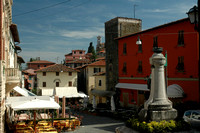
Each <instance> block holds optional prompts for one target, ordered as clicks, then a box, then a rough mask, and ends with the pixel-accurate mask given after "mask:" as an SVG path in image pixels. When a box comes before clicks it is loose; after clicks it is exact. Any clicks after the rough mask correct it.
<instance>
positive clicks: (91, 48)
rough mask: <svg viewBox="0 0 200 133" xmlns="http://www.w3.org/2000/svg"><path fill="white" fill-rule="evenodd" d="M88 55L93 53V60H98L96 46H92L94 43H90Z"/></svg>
mask: <svg viewBox="0 0 200 133" xmlns="http://www.w3.org/2000/svg"><path fill="white" fill-rule="evenodd" d="M87 53H92V56H91V57H90V59H91V60H95V59H96V58H97V55H96V51H95V49H94V46H93V45H92V42H90V46H89V47H88V52H87Z"/></svg>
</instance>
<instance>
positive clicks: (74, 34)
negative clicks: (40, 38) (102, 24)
mask: <svg viewBox="0 0 200 133" xmlns="http://www.w3.org/2000/svg"><path fill="white" fill-rule="evenodd" d="M99 34H102V35H103V34H104V28H94V29H87V30H82V31H81V30H80V31H66V30H65V31H62V32H61V33H60V35H61V36H64V37H71V38H74V39H91V38H93V37H96V36H97V35H99Z"/></svg>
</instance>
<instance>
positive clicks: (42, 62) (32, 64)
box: [27, 60, 56, 70]
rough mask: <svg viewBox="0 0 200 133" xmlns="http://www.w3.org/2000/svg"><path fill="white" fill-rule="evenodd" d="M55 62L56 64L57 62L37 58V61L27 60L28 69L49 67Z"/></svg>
mask: <svg viewBox="0 0 200 133" xmlns="http://www.w3.org/2000/svg"><path fill="white" fill-rule="evenodd" d="M54 64H56V63H54V62H50V61H46V60H37V61H32V62H27V65H28V69H34V70H37V69H40V68H41V67H47V66H49V65H54Z"/></svg>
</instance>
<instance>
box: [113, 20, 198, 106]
mask: <svg viewBox="0 0 200 133" xmlns="http://www.w3.org/2000/svg"><path fill="white" fill-rule="evenodd" d="M138 38H140V40H141V41H142V45H137V44H136V41H137V40H138ZM198 39H199V38H198V32H197V31H195V30H194V25H193V24H191V23H190V21H189V19H187V18H185V19H181V20H177V21H174V22H171V23H167V24H164V25H160V26H157V27H154V28H151V29H147V30H144V31H141V32H138V33H135V34H131V35H127V36H124V37H121V38H118V39H117V40H118V59H119V62H118V64H119V69H118V71H119V84H117V85H116V87H117V88H118V89H119V90H120V91H119V92H120V103H121V104H122V105H124V106H134V105H141V104H143V103H144V95H143V94H144V93H145V91H144V90H146V88H147V77H149V75H150V74H151V66H150V62H149V58H150V57H151V56H152V54H153V51H152V49H153V46H156V45H157V46H158V47H162V48H163V55H165V53H166V52H167V67H166V68H167V69H166V70H167V71H166V73H167V77H168V78H167V85H168V86H169V85H175V86H177V85H178V86H180V88H182V89H183V91H184V94H186V95H185V96H184V97H183V98H182V100H183V101H197V102H198V101H199V88H198V83H199V82H198V61H199V58H198V54H199V51H198V49H199V48H198V47H199V46H198ZM138 84H139V85H141V88H140V87H138V86H137V85H138ZM145 87H146V88H145Z"/></svg>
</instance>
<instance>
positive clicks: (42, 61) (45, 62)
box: [27, 60, 55, 64]
mask: <svg viewBox="0 0 200 133" xmlns="http://www.w3.org/2000/svg"><path fill="white" fill-rule="evenodd" d="M34 63H36V64H38V63H41V64H55V63H54V62H50V61H46V60H38V61H32V62H27V64H34Z"/></svg>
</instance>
